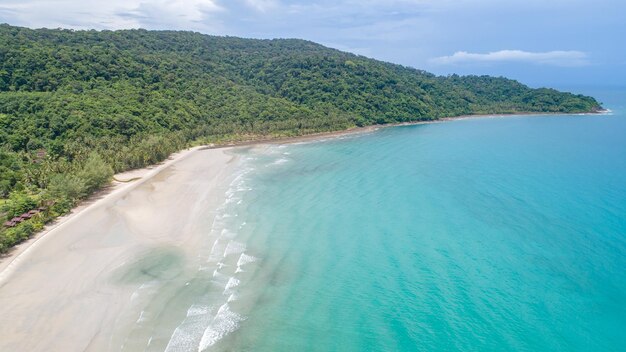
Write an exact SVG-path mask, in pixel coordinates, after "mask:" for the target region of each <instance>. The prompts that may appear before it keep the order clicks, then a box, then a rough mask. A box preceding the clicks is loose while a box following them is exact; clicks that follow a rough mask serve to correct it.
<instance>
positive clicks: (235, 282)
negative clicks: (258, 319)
mask: <svg viewBox="0 0 626 352" xmlns="http://www.w3.org/2000/svg"><path fill="white" fill-rule="evenodd" d="M240 283H241V281H240V280H239V279H237V278H235V277H231V278H230V279H228V282H227V283H226V286H224V294H228V293H230V290H232V289H233V288H235V287H237V286H239V284H240Z"/></svg>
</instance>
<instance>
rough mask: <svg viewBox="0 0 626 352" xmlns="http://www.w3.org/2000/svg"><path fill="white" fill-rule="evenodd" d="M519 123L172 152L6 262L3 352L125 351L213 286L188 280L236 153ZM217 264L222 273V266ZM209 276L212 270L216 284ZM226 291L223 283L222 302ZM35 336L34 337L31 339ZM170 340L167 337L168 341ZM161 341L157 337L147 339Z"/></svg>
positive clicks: (0, 288) (0, 274) (128, 175)
mask: <svg viewBox="0 0 626 352" xmlns="http://www.w3.org/2000/svg"><path fill="white" fill-rule="evenodd" d="M520 115H521V116H528V115H527V114H524V115H522V114H520ZM520 115H480V116H477V115H471V116H467V117H457V118H450V119H440V120H436V121H416V122H412V123H402V124H390V125H382V126H368V127H363V128H353V129H348V130H343V131H336V132H329V133H318V134H313V135H307V136H299V137H290V138H282V139H280V138H276V139H269V140H255V141H248V142H244V143H240V144H236V145H232V144H231V145H219V146H196V147H193V148H189V149H185V150H182V151H179V152H177V153H174V154H172V155H170V156H169V157H168V159H166V160H165V161H164V162H162V163H160V164H157V165H153V166H150V167H146V168H142V169H136V170H130V171H127V172H123V173H118V174H116V175H115V178H114V180H115V181H114V182H113V183H112V185H111V186H110V187H108V188H106V189H104V190H102V191H101V192H98V193H97V194H95V195H93V196H92V197H90V198H89V199H88V200H86V201H84V202H82V203H81V204H80V205H79V206H78V207H76V208H74V209H73V210H72V211H71V212H70V213H69V214H68V215H66V216H64V217H61V218H59V219H57V220H56V221H55V222H54V223H52V224H50V225H48V226H46V229H45V230H44V231H42V232H40V233H38V234H37V235H36V236H33V237H32V238H31V239H30V240H28V241H26V242H24V243H22V244H20V245H19V246H17V247H18V248H17V249H16V250H15V251H14V252H12V253H11V254H10V255H9V256H8V258H9V259H10V260H7V261H6V262H0V299H5V300H6V301H7V302H11V304H10V305H5V306H0V317H4V318H0V322H4V324H0V336H3V341H1V342H0V350H4V349H5V348H6V349H7V350H46V349H52V350H56V349H58V350H68V349H81V350H102V348H103V346H107V345H108V346H109V349H110V348H111V346H126V347H128V346H131V347H129V348H130V349H131V350H132V342H133V341H130V342H128V343H129V344H130V345H126V343H127V340H126V339H127V338H128V337H129V336H130V335H131V334H132V335H134V334H143V333H144V331H143V330H141V329H143V326H142V324H138V323H139V322H140V321H141V319H142V317H144V313H146V312H147V313H146V314H157V315H158V316H160V315H161V314H166V315H167V314H168V313H170V312H169V311H168V309H171V310H174V309H177V308H176V305H173V306H171V307H172V308H170V304H171V302H172V301H174V300H175V299H178V298H176V297H178V295H181V294H182V296H181V297H182V298H180V299H181V301H183V300H184V297H185V296H184V293H182V292H183V291H182V289H185V287H188V286H187V285H189V284H190V283H191V285H192V286H190V287H192V288H193V289H198V290H200V289H202V290H205V289H206V288H205V287H202V288H200V286H202V285H203V284H204V283H205V282H209V281H210V280H212V279H210V278H209V277H207V278H208V279H209V281H207V280H196V281H194V280H195V278H196V276H194V275H198V274H197V273H198V272H203V271H202V269H198V268H202V267H203V266H205V265H206V263H207V261H206V258H207V257H206V253H204V254H202V250H204V251H206V250H208V248H207V243H209V244H210V243H211V242H213V240H215V242H214V245H213V247H211V251H210V252H211V253H212V252H213V249H214V247H215V246H216V244H217V241H220V240H221V241H226V242H227V241H229V240H230V238H228V236H226V237H225V238H223V239H222V238H221V237H220V235H219V233H213V232H211V233H210V234H208V235H207V232H206V229H207V228H209V227H211V228H212V226H213V225H211V223H213V224H214V223H215V221H216V220H215V219H218V218H219V214H218V213H219V211H218V210H219V208H220V205H221V204H225V203H224V202H225V201H226V196H225V192H226V190H227V189H230V188H229V187H231V186H232V183H231V181H233V179H236V178H238V176H236V175H237V172H236V171H237V168H238V167H239V165H242V164H241V162H240V158H239V156H237V153H233V152H232V149H233V147H238V146H246V145H254V146H266V145H268V144H285V143H298V142H306V141H321V140H325V139H332V138H335V137H341V136H347V135H353V134H359V133H368V132H373V131H376V130H379V129H381V128H387V127H397V126H407V125H418V124H430V123H440V122H447V121H451V120H457V119H463V118H465V119H467V118H498V117H510V116H520ZM538 115H545V114H538ZM559 115H561V114H559ZM207 236H208V237H207ZM221 244H222V245H223V246H225V249H224V253H226V252H227V251H229V250H234V249H232V248H231V249H229V246H230V245H231V244H230V242H228V243H221ZM218 247H219V246H218ZM218 249H220V248H218ZM218 252H219V251H218ZM207 253H208V252H207ZM224 258H226V254H224ZM235 259H236V258H235V257H233V258H231V262H225V263H226V267H229V268H231V269H234V268H235V267H236V268H237V269H239V265H240V264H239V262H238V261H237V262H236V263H235V262H233V261H234V260H235ZM163 263H165V264H163ZM217 264H219V265H224V262H223V259H221V260H220V261H219V263H217ZM162 265H165V267H162ZM154 268H156V269H154ZM220 269H221V266H220ZM198 270H200V271H198ZM210 272H211V271H208V273H209V275H210ZM216 272H217V271H216ZM18 274H19V275H18ZM215 275H216V274H215V272H213V278H215ZM231 275H234V274H231ZM231 279H232V278H231ZM213 280H214V279H213ZM233 282H236V281H233ZM153 283H155V284H154V285H153ZM194 285H197V286H194ZM229 285H231V280H230V279H229V280H228V283H226V286H225V289H224V294H226V292H227V291H228V289H229V287H230V286H229ZM146 290H153V291H146ZM203 292H204V291H203ZM228 302H230V298H228V301H227V303H225V304H224V306H225V307H226V309H228ZM183 303H184V302H182V303H181V304H183ZM146 307H152V309H154V310H156V311H154V310H153V311H150V310H149V308H146ZM184 307H186V306H184ZM178 309H180V306H178ZM189 309H191V308H189ZM84 311H89V312H90V314H89V316H84ZM220 311H221V308H220ZM33 312H36V314H34V313H33ZM188 314H189V313H188ZM217 314H219V312H218V313H217ZM9 321H10V322H11V324H8V322H9ZM172 321H175V319H174V320H172ZM51 322H52V323H53V324H52V325H51V324H50V323H51ZM133 322H134V323H133ZM157 323H162V321H157ZM169 323H171V322H169V321H166V323H165V324H169ZM183 323H184V322H183ZM183 323H181V325H180V326H182V324H183ZM146 324H148V323H146ZM155 324H156V323H155ZM68 326H75V329H68ZM180 326H179V327H180ZM167 327H168V328H171V329H173V328H174V327H175V326H169V325H167ZM149 328H150V326H149V327H148V328H146V329H149ZM174 331H175V332H176V331H178V327H176V330H174ZM207 331H208V328H207ZM205 334H206V332H205ZM32 335H36V336H38V339H29V338H28V336H32ZM4 337H6V338H4ZM148 337H150V339H152V336H148ZM173 339H174V335H172V336H171V337H170V341H173ZM203 339H204V336H203ZM176 341H177V343H181V344H182V343H184V341H183V342H181V341H179V340H176ZM135 342H137V341H135ZM165 342H167V341H164V339H163V336H161V337H160V340H155V341H154V343H155V344H160V345H164V343H165ZM168 346H169V343H168Z"/></svg>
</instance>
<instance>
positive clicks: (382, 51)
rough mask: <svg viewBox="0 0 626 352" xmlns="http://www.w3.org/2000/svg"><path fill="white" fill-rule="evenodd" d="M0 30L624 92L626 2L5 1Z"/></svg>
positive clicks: (0, 2)
mask: <svg viewBox="0 0 626 352" xmlns="http://www.w3.org/2000/svg"><path fill="white" fill-rule="evenodd" d="M0 22H6V23H9V24H13V25H20V26H26V27H32V28H40V27H48V28H56V27H63V28H76V29H88V28H95V29H121V28H139V27H141V28H147V29H182V30H193V31H198V32H202V33H207V34H217V35H233V36H242V37H253V38H302V39H308V40H312V41H315V42H318V43H321V44H324V45H327V46H330V47H334V48H337V49H341V50H346V51H350V52H354V53H357V54H362V55H365V56H368V57H373V58H376V59H380V60H385V61H390V62H394V63H399V64H403V65H407V66H412V67H416V68H420V69H425V70H427V71H430V72H434V73H437V74H449V73H459V74H491V75H503V76H507V77H511V78H515V79H519V80H520V81H522V82H524V83H527V84H529V85H532V86H556V87H568V86H599V85H607V84H608V85H626V45H625V44H626V0H586V1H583V0H456V1H453V0H388V1H382V0H361V1H356V0H313V1H300V0H230V1H226V0H107V1H94V0H0Z"/></svg>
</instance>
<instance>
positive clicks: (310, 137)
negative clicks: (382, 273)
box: [0, 109, 611, 287]
mask: <svg viewBox="0 0 626 352" xmlns="http://www.w3.org/2000/svg"><path fill="white" fill-rule="evenodd" d="M610 112H611V110H608V109H605V110H601V111H596V112H587V113H577V114H567V113H512V114H475V115H461V116H455V117H442V118H439V119H437V120H422V121H411V122H399V123H391V124H384V125H370V126H363V127H352V128H348V129H345V130H340V131H330V132H319V133H312V134H307V135H301V136H289V137H275V138H271V137H270V138H264V137H262V138H258V139H250V140H243V141H237V142H230V143H223V144H209V145H199V146H193V147H190V148H187V149H183V150H180V151H178V152H176V153H173V154H171V155H170V156H169V157H168V158H167V159H166V160H164V161H162V162H161V163H158V164H154V165H150V166H147V167H144V168H140V169H133V170H128V171H124V172H121V173H117V174H115V175H113V180H112V181H111V184H110V185H109V186H107V187H105V188H103V189H101V190H99V191H98V192H96V193H95V194H93V195H91V196H90V197H89V198H87V199H85V200H83V201H82V202H80V203H79V204H78V205H77V206H76V207H74V208H73V209H72V210H71V211H70V212H69V213H68V214H66V215H63V216H61V217H59V218H57V219H56V220H54V221H53V222H51V223H49V224H47V225H46V226H45V227H44V228H43V229H42V230H41V231H39V232H37V233H36V234H35V235H34V236H32V237H31V238H29V239H28V240H26V241H24V242H22V243H20V244H18V245H16V246H15V247H13V248H12V249H10V250H9V251H8V252H7V253H4V254H2V255H0V287H2V285H3V284H4V282H5V281H6V280H7V277H8V276H10V273H11V272H10V271H11V267H12V266H14V265H16V264H17V263H15V264H14V262H15V261H16V260H17V261H18V262H19V261H21V259H20V257H21V256H22V255H23V254H25V253H27V252H28V251H29V248H30V247H31V246H34V245H36V244H37V242H39V241H40V240H42V239H43V238H44V237H47V236H48V235H49V234H51V233H53V232H55V231H57V230H58V229H59V228H61V227H63V225H64V224H65V223H66V222H69V221H73V219H74V218H77V217H80V215H81V214H83V213H84V212H87V211H89V209H91V208H92V207H95V206H97V205H98V204H99V203H100V202H103V201H105V200H107V199H108V198H110V197H112V196H113V195H115V194H117V193H118V192H119V193H120V194H121V193H123V192H124V191H130V190H132V188H134V187H137V186H138V185H140V184H142V183H143V182H146V181H147V180H149V179H150V178H152V177H154V176H156V175H157V174H158V173H159V172H161V171H162V170H164V169H166V168H167V167H169V166H171V165H173V164H175V163H177V162H178V161H180V160H182V159H184V158H186V157H187V156H189V155H190V154H191V153H193V152H195V151H197V150H204V149H225V148H233V147H244V146H255V145H266V144H283V143H284V144H288V143H289V144H291V143H300V142H311V141H316V140H320V139H327V138H337V137H342V136H348V135H354V134H361V133H369V132H374V131H377V130H379V129H383V128H392V127H400V126H414V125H426V124H434V123H443V122H450V121H456V120H467V119H479V118H507V117H522V116H550V115H555V116H558V115H563V116H576V115H602V114H608V113H610ZM7 270H8V271H9V273H7Z"/></svg>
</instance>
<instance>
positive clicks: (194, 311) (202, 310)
mask: <svg viewBox="0 0 626 352" xmlns="http://www.w3.org/2000/svg"><path fill="white" fill-rule="evenodd" d="M210 312H211V307H209V306H205V305H202V304H194V305H192V306H191V307H189V309H188V310H187V317H193V316H196V315H202V314H209V313H210Z"/></svg>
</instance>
